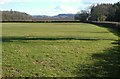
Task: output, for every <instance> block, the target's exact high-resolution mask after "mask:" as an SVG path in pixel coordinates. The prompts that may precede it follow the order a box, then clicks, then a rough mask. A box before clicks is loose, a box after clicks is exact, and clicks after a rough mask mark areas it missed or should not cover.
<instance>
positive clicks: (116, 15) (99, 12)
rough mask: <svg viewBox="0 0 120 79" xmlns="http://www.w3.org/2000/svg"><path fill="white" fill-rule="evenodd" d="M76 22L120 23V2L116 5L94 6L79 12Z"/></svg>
mask: <svg viewBox="0 0 120 79" xmlns="http://www.w3.org/2000/svg"><path fill="white" fill-rule="evenodd" d="M75 20H80V21H115V22H120V1H119V2H117V3H115V4H105V3H104V4H97V5H92V6H91V7H90V9H89V10H82V11H81V12H78V13H77V14H76V15H75Z"/></svg>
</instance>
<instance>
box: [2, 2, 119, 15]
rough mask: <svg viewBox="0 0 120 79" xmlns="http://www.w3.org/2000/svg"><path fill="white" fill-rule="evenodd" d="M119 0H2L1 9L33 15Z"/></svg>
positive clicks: (75, 11) (71, 9) (63, 11)
mask: <svg viewBox="0 0 120 79" xmlns="http://www.w3.org/2000/svg"><path fill="white" fill-rule="evenodd" d="M118 1H119V0H0V10H10V9H12V10H14V11H21V12H26V13H28V14H31V15H50V16H53V15H57V14H61V13H73V14H75V13H77V12H78V11H80V10H82V9H87V8H88V7H89V6H90V5H92V4H93V3H116V2H118Z"/></svg>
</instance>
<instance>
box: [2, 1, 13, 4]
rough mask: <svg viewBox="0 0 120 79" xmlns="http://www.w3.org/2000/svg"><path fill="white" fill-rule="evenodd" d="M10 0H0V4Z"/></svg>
mask: <svg viewBox="0 0 120 79" xmlns="http://www.w3.org/2000/svg"><path fill="white" fill-rule="evenodd" d="M11 1H12V0H0V4H5V3H8V2H11Z"/></svg>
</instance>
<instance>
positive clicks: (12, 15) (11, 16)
mask: <svg viewBox="0 0 120 79" xmlns="http://www.w3.org/2000/svg"><path fill="white" fill-rule="evenodd" d="M0 12H2V21H31V20H32V16H31V15H29V14H27V13H24V12H18V11H12V10H11V11H0Z"/></svg>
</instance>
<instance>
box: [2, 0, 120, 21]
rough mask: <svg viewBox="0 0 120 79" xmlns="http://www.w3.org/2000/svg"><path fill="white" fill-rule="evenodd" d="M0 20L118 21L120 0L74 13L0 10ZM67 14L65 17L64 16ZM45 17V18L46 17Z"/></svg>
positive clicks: (119, 18)
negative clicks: (58, 13) (53, 14)
mask: <svg viewBox="0 0 120 79" xmlns="http://www.w3.org/2000/svg"><path fill="white" fill-rule="evenodd" d="M0 12H2V21H34V20H51V19H52V20H57V19H58V20H63V21H64V20H65V19H66V20H69V19H70V20H79V21H115V22H120V1H119V2H117V3H114V4H97V5H92V6H90V8H89V9H88V10H82V11H80V12H78V13H77V14H75V15H70V14H69V15H62V16H60V15H59V16H54V17H48V16H38V17H42V19H41V18H38V17H36V16H32V15H29V14H27V13H24V12H18V11H12V9H11V10H10V11H0ZM66 16H67V17H66ZM46 17H47V18H46Z"/></svg>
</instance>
